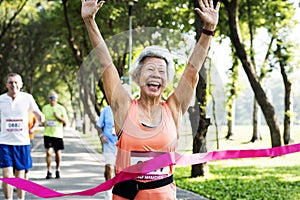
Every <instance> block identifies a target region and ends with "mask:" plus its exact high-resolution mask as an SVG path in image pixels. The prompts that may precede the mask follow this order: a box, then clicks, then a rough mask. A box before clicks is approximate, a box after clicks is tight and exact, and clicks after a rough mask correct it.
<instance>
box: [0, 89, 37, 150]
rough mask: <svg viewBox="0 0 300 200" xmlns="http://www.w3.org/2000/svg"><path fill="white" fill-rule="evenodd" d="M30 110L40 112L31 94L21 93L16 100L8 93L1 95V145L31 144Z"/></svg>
mask: <svg viewBox="0 0 300 200" xmlns="http://www.w3.org/2000/svg"><path fill="white" fill-rule="evenodd" d="M28 110H31V111H39V112H40V109H39V107H38V105H37V104H36V102H35V100H34V99H33V97H32V95H31V94H28V93H25V92H19V93H18V94H17V96H16V98H15V99H14V100H12V98H11V97H10V96H8V95H7V93H5V94H2V95H0V119H1V131H0V144H8V145H29V144H30V139H29V134H28Z"/></svg>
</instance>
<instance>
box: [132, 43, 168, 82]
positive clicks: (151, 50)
mask: <svg viewBox="0 0 300 200" xmlns="http://www.w3.org/2000/svg"><path fill="white" fill-rule="evenodd" d="M148 57H154V58H162V59H164V60H165V61H166V64H167V80H168V83H169V82H171V81H172V80H173V77H174V62H173V57H172V54H171V53H170V51H169V50H168V49H166V48H163V47H160V46H148V47H146V48H145V49H144V50H143V51H142V53H141V54H140V55H139V57H138V58H137V59H136V60H135V62H134V63H133V67H132V69H131V70H130V75H131V79H132V80H133V81H134V82H136V83H137V84H138V85H139V78H140V75H141V68H142V65H143V61H144V60H145V58H148Z"/></svg>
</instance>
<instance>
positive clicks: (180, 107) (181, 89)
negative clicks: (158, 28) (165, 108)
mask: <svg viewBox="0 0 300 200" xmlns="http://www.w3.org/2000/svg"><path fill="white" fill-rule="evenodd" d="M198 2H199V5H200V8H201V10H200V9H199V8H196V9H195V11H196V12H197V13H198V15H199V16H200V17H201V19H202V20H203V22H204V27H203V29H206V30H208V31H214V30H215V28H216V26H217V23H218V19H219V8H220V3H219V2H218V3H217V5H216V7H215V8H214V6H213V1H212V0H198ZM211 39H212V36H211V35H207V34H201V37H200V38H199V40H198V42H197V44H196V46H195V48H194V50H193V52H192V54H191V56H190V58H189V60H188V64H187V67H186V69H185V71H184V73H183V75H182V77H181V78H180V81H179V84H178V87H177V88H176V89H175V91H174V93H173V94H172V95H171V96H170V98H169V99H168V104H169V105H170V107H171V109H172V111H173V115H174V116H175V120H178V119H176V115H177V116H181V115H182V114H183V113H184V112H186V110H187V108H188V106H189V104H190V101H191V99H192V96H193V92H194V90H195V88H196V85H197V83H198V79H199V75H198V72H199V71H200V69H201V67H202V65H203V62H204V60H205V58H206V54H207V51H208V49H209V46H210V42H211ZM174 113H175V114H174Z"/></svg>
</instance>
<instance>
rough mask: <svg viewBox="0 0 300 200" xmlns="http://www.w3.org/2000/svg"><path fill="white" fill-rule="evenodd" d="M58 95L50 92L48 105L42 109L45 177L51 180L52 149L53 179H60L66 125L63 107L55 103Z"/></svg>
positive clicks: (66, 118) (65, 113)
mask: <svg viewBox="0 0 300 200" xmlns="http://www.w3.org/2000/svg"><path fill="white" fill-rule="evenodd" d="M57 100H58V95H57V93H56V92H54V91H53V92H50V94H49V101H50V103H49V104H47V105H45V106H44V107H43V108H42V112H43V113H44V115H45V117H46V120H45V124H44V126H45V129H44V146H45V149H46V163H47V175H46V179H51V178H52V171H51V155H52V149H53V150H54V152H55V162H56V168H55V169H56V172H55V178H60V161H61V151H62V150H63V149H64V141H63V135H64V134H63V133H64V130H63V127H64V126H65V125H66V124H67V121H68V117H67V112H66V109H65V108H64V106H62V105H60V104H58V103H57Z"/></svg>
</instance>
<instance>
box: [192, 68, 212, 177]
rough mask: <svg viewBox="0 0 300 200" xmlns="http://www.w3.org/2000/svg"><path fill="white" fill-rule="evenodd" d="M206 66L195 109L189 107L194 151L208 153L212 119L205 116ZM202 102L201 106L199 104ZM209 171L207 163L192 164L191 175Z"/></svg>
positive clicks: (199, 85)
mask: <svg viewBox="0 0 300 200" xmlns="http://www.w3.org/2000/svg"><path fill="white" fill-rule="evenodd" d="M203 71H205V68H204V67H203V68H202V69H201V74H202V75H201V76H200V79H199V82H198V85H197V88H196V97H197V98H196V101H195V105H194V107H193V109H189V113H190V115H189V117H190V121H191V124H192V130H193V136H194V137H193V138H194V139H193V153H206V152H207V147H206V133H207V129H208V126H209V125H210V119H209V118H205V114H206V110H205V108H206V81H205V77H206V73H204V72H203ZM203 74H205V75H204V76H203ZM199 104H200V106H199ZM208 172H209V168H208V165H207V163H202V164H197V165H192V172H191V177H197V176H205V175H206V174H207V173H208Z"/></svg>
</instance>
